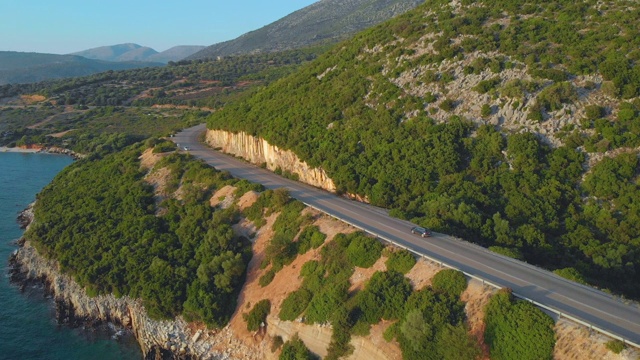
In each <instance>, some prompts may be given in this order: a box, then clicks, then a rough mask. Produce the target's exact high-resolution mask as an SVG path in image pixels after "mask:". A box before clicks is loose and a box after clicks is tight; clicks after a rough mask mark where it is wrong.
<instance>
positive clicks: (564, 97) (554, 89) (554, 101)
mask: <svg viewBox="0 0 640 360" xmlns="http://www.w3.org/2000/svg"><path fill="white" fill-rule="evenodd" d="M577 98H578V94H577V92H576V90H575V89H574V87H573V85H572V84H571V83H570V82H560V83H556V84H553V85H551V86H549V87H547V88H545V89H544V90H542V91H540V94H538V97H537V101H536V102H537V104H539V106H540V108H541V109H545V110H547V111H556V110H560V109H561V108H562V104H566V103H571V102H573V101H576V100H577Z"/></svg>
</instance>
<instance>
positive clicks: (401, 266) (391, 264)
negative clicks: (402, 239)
mask: <svg viewBox="0 0 640 360" xmlns="http://www.w3.org/2000/svg"><path fill="white" fill-rule="evenodd" d="M415 264H416V258H415V256H414V255H413V254H412V253H411V252H409V251H408V250H404V249H402V250H399V251H395V252H393V253H391V255H389V258H388V259H387V262H386V265H387V270H393V271H397V272H399V273H402V274H406V273H408V272H409V270H411V269H412V268H413V266H414V265H415Z"/></svg>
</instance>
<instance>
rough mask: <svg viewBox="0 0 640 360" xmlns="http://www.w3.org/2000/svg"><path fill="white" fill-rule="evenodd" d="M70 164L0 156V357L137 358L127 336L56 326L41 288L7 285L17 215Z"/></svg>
mask: <svg viewBox="0 0 640 360" xmlns="http://www.w3.org/2000/svg"><path fill="white" fill-rule="evenodd" d="M72 161H73V160H72V159H71V158H70V157H68V156H64V155H54V154H40V153H38V154H32V153H12V152H0V266H1V268H2V276H0V359H23V360H25V359H38V360H41V359H61V360H62V359H65V360H67V359H78V360H82V359H92V360H93V359H125V360H126V359H138V360H139V359H141V358H142V353H141V351H140V348H139V346H138V344H137V343H136V341H135V339H134V338H133V336H132V335H130V334H127V333H122V332H119V329H117V328H115V327H113V326H109V325H105V326H102V327H99V328H83V327H79V328H70V327H69V326H66V325H58V324H57V323H56V320H55V308H54V304H53V300H52V299H51V298H46V297H45V296H44V291H43V289H42V287H41V286H35V287H28V288H27V289H25V291H24V292H21V291H20V289H19V287H17V286H16V285H14V284H11V283H10V282H9V276H8V260H9V256H10V255H11V253H12V252H13V251H15V250H16V249H17V245H16V244H15V242H16V240H18V239H19V238H20V236H21V235H22V233H23V230H21V229H20V227H19V225H18V223H17V222H16V219H17V216H18V213H19V212H20V211H22V210H23V209H25V208H26V207H27V205H29V203H31V202H33V201H34V200H35V196H36V194H37V193H38V192H39V191H40V190H42V188H43V187H44V186H45V185H47V184H48V183H49V182H50V181H51V180H52V179H53V178H54V177H55V176H56V174H57V173H58V172H60V171H61V170H62V169H63V168H64V167H65V166H67V165H69V164H71V162H72Z"/></svg>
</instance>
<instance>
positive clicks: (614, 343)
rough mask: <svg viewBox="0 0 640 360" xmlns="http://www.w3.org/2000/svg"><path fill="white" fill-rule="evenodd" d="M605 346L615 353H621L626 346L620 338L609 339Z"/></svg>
mask: <svg viewBox="0 0 640 360" xmlns="http://www.w3.org/2000/svg"><path fill="white" fill-rule="evenodd" d="M605 346H606V347H607V349H609V350H611V352H613V353H614V354H620V353H621V352H622V350H624V348H625V345H624V343H623V342H622V341H620V340H611V341H608V342H607V343H606V344H605Z"/></svg>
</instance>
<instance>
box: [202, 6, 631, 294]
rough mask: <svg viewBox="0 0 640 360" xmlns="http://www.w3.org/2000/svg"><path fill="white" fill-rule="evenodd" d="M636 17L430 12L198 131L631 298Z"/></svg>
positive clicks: (455, 9)
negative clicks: (245, 141)
mask: <svg viewBox="0 0 640 360" xmlns="http://www.w3.org/2000/svg"><path fill="white" fill-rule="evenodd" d="M638 19H640V7H638V4H637V3H636V2H627V1H613V2H606V3H602V2H596V1H586V2H580V3H575V2H571V1H551V2H545V3H543V4H538V3H537V2H532V1H493V2H485V3H477V2H472V1H461V2H458V3H450V2H445V1H427V2H425V3H424V4H423V5H421V6H419V7H418V8H417V9H415V10H413V11H410V12H408V13H406V14H405V15H402V16H400V17H398V18H396V19H393V20H391V21H389V22H386V23H384V24H382V25H380V26H377V27H375V28H373V29H371V30H367V31H365V32H363V33H360V34H359V35H357V36H356V37H355V38H354V39H352V40H349V41H347V42H345V43H342V44H340V45H338V46H336V47H335V48H334V49H333V50H332V51H330V52H329V53H327V54H325V55H323V56H321V57H320V58H319V59H317V60H316V61H314V62H312V63H310V64H308V65H306V66H304V67H303V68H302V69H301V70H300V71H299V72H297V73H295V74H293V75H291V76H289V77H286V78H284V79H281V80H279V81H277V82H276V83H274V84H272V85H271V86H269V87H267V88H264V89H262V90H261V91H259V92H257V93H256V94H255V96H253V97H251V98H250V99H246V100H245V101H241V102H238V103H235V104H231V105H228V106H227V107H226V108H225V109H224V110H223V111H220V112H217V113H214V114H212V115H211V117H210V118H209V128H216V129H226V130H231V131H246V132H248V133H251V134H254V135H258V136H261V137H263V138H265V139H267V140H268V141H269V142H270V143H272V144H274V145H277V146H279V147H282V148H287V149H291V150H293V151H295V152H296V153H297V154H298V155H299V156H300V157H301V158H302V159H303V160H305V161H307V162H308V163H310V164H312V165H314V166H321V167H322V168H324V169H325V170H327V172H328V173H329V175H330V177H331V178H332V179H333V180H334V181H335V183H336V185H337V187H338V190H339V192H343V193H352V194H358V195H361V196H365V197H366V198H367V199H369V201H370V202H371V203H373V204H375V205H379V206H384V207H388V208H391V209H392V214H394V215H396V216H399V217H403V218H409V219H412V220H413V221H415V222H418V223H420V224H422V225H424V226H427V227H430V228H433V229H434V230H437V231H441V232H445V233H451V234H455V235H457V236H460V237H462V238H464V239H466V240H468V241H472V242H476V243H480V244H482V245H484V246H487V247H491V248H492V249H493V250H495V251H498V252H501V253H505V254H508V255H510V256H513V257H517V258H522V259H524V260H526V261H529V262H533V263H536V264H540V265H542V266H545V267H547V268H550V269H552V270H557V272H558V273H559V274H562V275H563V276H568V277H571V278H574V279H576V280H583V279H585V280H586V281H588V282H590V283H593V284H595V285H598V286H601V287H604V288H608V289H611V290H613V291H615V292H618V293H622V294H625V295H628V296H631V297H635V298H638V297H640V274H639V272H640V221H638V220H640V204H638V201H639V200H640V188H639V187H638V185H637V184H638V179H639V178H638V151H637V147H638V146H639V145H640V138H639V137H638V136H639V135H640V126H639V125H638V124H640V117H639V112H638V110H639V108H640V100H639V99H638V96H639V95H640V68H638V67H637V66H636V63H637V62H638V60H639V59H640V50H639V49H640V46H639V45H640V36H639V35H640V34H639V32H640V26H638V25H639V24H638Z"/></svg>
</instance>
